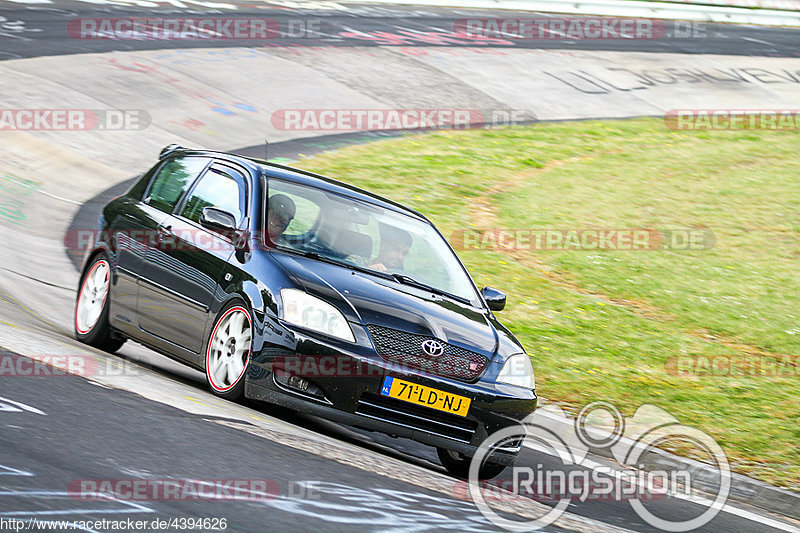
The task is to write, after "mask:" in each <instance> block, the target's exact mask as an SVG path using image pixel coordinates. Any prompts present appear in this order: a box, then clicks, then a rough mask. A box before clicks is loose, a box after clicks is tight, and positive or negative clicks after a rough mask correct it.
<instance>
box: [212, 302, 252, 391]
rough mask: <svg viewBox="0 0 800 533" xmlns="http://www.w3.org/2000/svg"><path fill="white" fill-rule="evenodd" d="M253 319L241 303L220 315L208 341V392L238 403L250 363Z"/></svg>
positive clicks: (229, 307)
mask: <svg viewBox="0 0 800 533" xmlns="http://www.w3.org/2000/svg"><path fill="white" fill-rule="evenodd" d="M252 339H253V320H252V319H251V318H250V311H248V310H247V308H246V307H245V306H244V305H242V304H240V303H233V304H229V305H227V306H226V307H225V308H223V310H222V311H221V312H220V314H219V316H218V317H217V320H216V321H214V327H213V328H212V329H211V333H210V334H209V336H208V339H207V340H206V382H207V383H208V388H209V390H210V391H211V392H212V393H213V394H215V395H216V396H219V397H220V398H225V399H226V400H232V401H236V400H239V399H240V398H241V397H242V395H243V394H244V380H245V377H244V375H245V372H246V371H247V365H248V364H249V363H250V355H251V352H252V350H251V347H252Z"/></svg>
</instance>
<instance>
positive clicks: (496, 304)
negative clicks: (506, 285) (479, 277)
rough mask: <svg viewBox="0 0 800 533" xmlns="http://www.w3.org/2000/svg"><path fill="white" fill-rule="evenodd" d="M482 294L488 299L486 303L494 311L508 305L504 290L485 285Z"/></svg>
mask: <svg viewBox="0 0 800 533" xmlns="http://www.w3.org/2000/svg"><path fill="white" fill-rule="evenodd" d="M481 295H482V296H483V299H484V300H486V305H488V306H489V309H491V310H492V311H502V310H503V309H505V307H506V293H504V292H503V291H500V290H497V289H493V288H492V287H484V288H482V289H481Z"/></svg>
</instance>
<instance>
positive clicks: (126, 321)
mask: <svg viewBox="0 0 800 533" xmlns="http://www.w3.org/2000/svg"><path fill="white" fill-rule="evenodd" d="M210 163H211V158H209V157H196V156H191V157H185V156H184V157H175V158H171V159H167V160H166V161H163V162H162V163H161V164H160V165H158V167H157V168H155V169H154V170H153V171H151V173H152V176H151V179H150V181H149V183H148V184H147V187H146V189H145V190H144V191H143V193H142V195H141V196H140V197H139V198H135V197H131V198H130V199H128V200H127V204H126V205H125V207H124V209H121V210H120V213H119V215H118V216H117V217H116V218H115V219H114V220H113V221H112V222H111V225H110V227H109V232H110V234H111V240H112V246H113V248H114V251H115V254H116V261H115V262H116V265H115V273H116V275H115V276H114V278H115V281H114V290H113V291H111V294H112V305H111V309H112V310H113V311H112V312H111V314H110V316H109V320H110V321H111V323H112V325H113V326H114V327H116V328H118V329H120V330H122V331H126V332H128V333H130V334H131V335H134V336H136V335H137V333H138V332H139V330H140V328H139V322H138V302H137V300H138V292H139V280H140V278H141V276H142V275H143V273H144V268H145V260H146V256H147V254H148V250H149V249H150V248H151V247H152V246H153V244H154V239H155V236H156V231H157V229H158V225H159V224H160V223H161V221H162V220H163V219H164V217H166V216H167V215H168V214H169V213H171V212H172V211H173V210H174V209H175V207H176V206H177V205H178V202H179V201H180V200H181V199H182V198H183V195H184V193H185V192H186V191H187V190H188V189H189V187H190V186H191V185H192V183H194V181H195V179H197V177H198V176H199V175H200V174H201V173H202V172H203V171H204V170H205V168H206V167H207V166H208V165H209V164H210Z"/></svg>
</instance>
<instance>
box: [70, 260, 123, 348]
mask: <svg viewBox="0 0 800 533" xmlns="http://www.w3.org/2000/svg"><path fill="white" fill-rule="evenodd" d="M110 290H111V267H110V265H109V263H108V259H107V258H106V256H105V254H99V255H98V256H97V257H95V259H94V261H92V263H91V264H90V265H89V267H88V268H87V269H86V271H85V272H84V275H83V277H82V278H81V288H80V290H79V291H78V299H77V302H76V303H75V338H76V339H78V340H79V341H81V342H83V343H85V344H88V345H90V346H94V347H95V348H99V349H101V350H104V351H106V352H111V353H113V352H116V351H117V350H119V348H120V347H121V346H122V345H123V344H124V343H125V339H121V338H118V337H115V336H114V335H113V333H112V331H111V326H110V325H109V324H108V306H109V303H108V299H109V298H108V295H109V292H110Z"/></svg>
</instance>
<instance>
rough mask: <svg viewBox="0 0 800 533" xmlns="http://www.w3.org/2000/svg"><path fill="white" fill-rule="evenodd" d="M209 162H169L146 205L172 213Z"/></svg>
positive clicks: (183, 159) (188, 159)
mask: <svg viewBox="0 0 800 533" xmlns="http://www.w3.org/2000/svg"><path fill="white" fill-rule="evenodd" d="M208 162H209V159H208V158H207V157H179V158H176V159H172V160H170V161H168V162H167V163H166V164H165V165H164V166H163V167H161V170H159V171H158V174H157V175H156V177H155V179H153V182H152V184H151V185H150V190H149V191H148V193H147V198H145V200H144V203H146V204H148V205H151V206H153V207H155V208H156V209H158V210H160V211H164V212H165V213H172V211H173V210H174V209H175V206H176V205H177V204H178V202H179V201H180V199H181V197H182V196H183V193H185V192H186V189H188V188H189V186H190V185H191V184H192V183H193V182H194V180H195V178H197V176H199V175H200V173H201V172H202V171H203V169H204V168H206V165H208Z"/></svg>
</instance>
